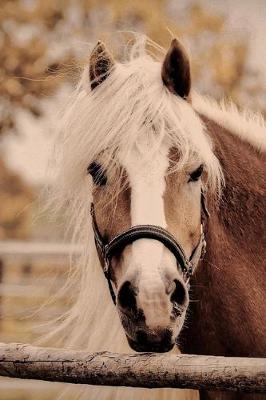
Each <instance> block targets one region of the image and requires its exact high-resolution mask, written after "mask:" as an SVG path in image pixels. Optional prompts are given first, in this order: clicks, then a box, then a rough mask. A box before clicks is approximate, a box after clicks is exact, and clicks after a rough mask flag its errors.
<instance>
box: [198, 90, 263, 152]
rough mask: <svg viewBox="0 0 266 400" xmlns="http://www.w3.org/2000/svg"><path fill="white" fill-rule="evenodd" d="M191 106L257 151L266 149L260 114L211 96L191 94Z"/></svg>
mask: <svg viewBox="0 0 266 400" xmlns="http://www.w3.org/2000/svg"><path fill="white" fill-rule="evenodd" d="M193 107H194V109H195V110H196V111H197V112H199V113H200V114H203V115H205V116H206V117H208V118H210V119H212V120H213V121H215V122H217V123H218V124H219V125H220V126H222V127H224V128H226V129H228V130H229V131H230V133H232V134H233V135H236V136H238V137H239V138H240V139H242V140H244V141H246V142H248V143H250V144H251V146H253V148H254V149H255V150H257V151H259V152H264V153H265V151H266V122H265V119H264V118H263V116H262V114H260V113H254V112H252V111H250V110H242V111H240V110H239V109H238V108H237V106H236V105H235V104H233V103H231V102H228V101H227V102H226V101H221V102H217V101H215V100H213V99H211V98H208V97H203V96H200V95H198V94H196V93H194V95H193Z"/></svg>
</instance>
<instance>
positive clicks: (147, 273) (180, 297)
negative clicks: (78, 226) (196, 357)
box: [86, 39, 219, 352]
mask: <svg viewBox="0 0 266 400" xmlns="http://www.w3.org/2000/svg"><path fill="white" fill-rule="evenodd" d="M145 62H147V66H146V67H147V68H145V65H144V66H143V63H144V64H145ZM149 62H150V61H149V57H148V56H146V58H145V57H144V58H143V59H142V58H141V57H139V58H137V59H136V60H133V61H131V63H124V64H121V63H118V62H115V61H114V59H113V57H112V56H111V54H110V53H109V51H108V50H107V49H106V47H105V45H104V44H103V43H98V45H97V46H96V48H95V49H94V50H93V52H92V54H91V57H90V61H89V66H88V69H87V70H86V71H87V72H86V73H87V76H88V78H89V79H88V85H89V86H90V88H89V90H90V91H91V106H92V107H94V108H95V112H96V113H97V117H95V118H98V120H99V121H100V122H99V124H98V127H97V129H99V130H100V129H101V128H100V126H101V125H102V130H105V131H106V133H105V136H104V137H103V143H102V148H100V147H99V149H100V151H99V152H98V153H97V154H95V156H94V158H93V159H91V160H90V163H89V164H88V165H87V172H88V177H89V180H90V185H91V187H92V203H93V206H92V207H93V208H92V224H93V226H94V235H95V243H96V247H97V250H98V255H99V260H100V262H101V265H102V268H103V271H104V273H105V276H106V277H107V281H108V284H109V289H110V292H111V295H112V297H113V300H114V303H115V306H116V308H117V312H118V314H119V317H120V321H121V323H122V326H123V328H124V331H125V333H126V337H127V339H128V343H129V345H130V346H131V347H132V349H134V350H136V351H157V352H165V351H169V350H170V349H171V348H172V347H173V346H174V344H175V342H176V340H177V337H178V335H179V333H180V331H181V329H182V327H183V324H184V321H185V317H186V314H187V309H188V305H189V279H190V276H191V274H192V273H194V271H195V269H196V268H197V265H198V263H199V261H200V256H201V253H202V251H203V250H204V245H205V242H204V232H203V231H204V226H203V225H204V211H205V213H206V207H205V204H204V197H203V192H204V191H206V190H207V188H208V185H209V184H210V181H214V180H215V179H216V178H217V176H218V175H219V163H218V161H217V160H216V158H215V156H214V155H213V153H212V150H211V144H210V141H209V140H208V138H207V137H206V134H205V133H204V132H203V127H202V125H201V122H200V120H199V118H198V117H197V115H196V114H195V112H194V111H193V110H192V107H191V104H190V89H191V73H190V64H189V59H188V56H187V54H186V52H185V50H184V48H183V46H182V45H181V44H180V43H179V42H178V41H177V40H176V39H174V40H173V41H172V43H171V46H170V48H169V50H168V52H167V54H166V55H165V57H164V60H163V62H162V63H159V62H154V61H153V62H152V63H150V64H149ZM103 98H105V101H106V102H107V103H109V107H108V111H107V110H104V109H100V108H99V99H103ZM184 115H185V118H183V116H184ZM101 120H102V122H101ZM108 124H109V127H110V126H115V127H116V128H115V129H113V130H114V131H116V134H113V132H110V129H108ZM112 135H113V136H112Z"/></svg>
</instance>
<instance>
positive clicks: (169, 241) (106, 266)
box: [91, 193, 209, 304]
mask: <svg viewBox="0 0 266 400" xmlns="http://www.w3.org/2000/svg"><path fill="white" fill-rule="evenodd" d="M201 208H202V212H203V213H204V214H205V216H207V217H209V212H208V210H207V207H206V202H205V196H204V194H203V193H201ZM91 216H92V227H93V231H94V239H95V244H96V249H97V252H98V255H99V258H100V259H101V260H102V262H103V272H104V275H105V277H106V279H107V282H108V286H109V291H110V294H111V297H112V300H113V302H114V304H116V295H115V293H114V289H113V286H112V282H111V269H110V266H111V261H112V258H113V256H114V255H115V254H118V253H121V251H122V250H123V249H124V248H125V247H126V246H127V245H128V244H131V243H133V242H135V241H136V240H139V239H154V240H157V241H159V242H161V243H162V244H163V245H164V246H165V247H166V248H167V249H168V250H169V251H171V253H172V254H173V255H174V256H175V258H176V261H177V265H178V267H179V268H180V269H181V272H182V274H183V276H184V280H185V282H186V284H188V283H189V280H190V278H191V276H192V275H193V273H194V271H195V269H196V267H197V264H198V262H199V260H200V259H201V257H203V255H204V254H205V250H206V241H205V235H204V231H203V218H202V219H201V234H200V238H199V241H198V244H197V245H196V247H195V248H194V249H193V251H192V253H191V256H190V258H189V259H188V258H187V257H186V255H185V252H184V250H183V248H182V247H181V246H180V244H179V243H178V242H177V241H176V240H175V238H174V236H173V235H172V234H171V233H170V232H168V231H167V230H166V229H164V228H161V227H160V226H156V225H136V226H133V227H132V228H129V229H128V230H126V231H124V232H122V233H120V234H119V235H117V236H115V237H114V238H113V239H112V240H111V241H109V242H108V241H107V240H105V239H104V238H103V236H102V235H101V233H100V231H99V228H98V225H97V221H96V217H95V211H94V205H93V203H92V205H91Z"/></svg>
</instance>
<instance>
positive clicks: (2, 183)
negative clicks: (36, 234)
mask: <svg viewBox="0 0 266 400" xmlns="http://www.w3.org/2000/svg"><path fill="white" fill-rule="evenodd" d="M33 198H34V195H33V192H32V190H31V189H29V187H28V186H27V185H25V184H24V183H23V181H22V179H21V178H20V177H19V176H18V175H16V174H15V173H12V172H10V171H9V170H8V169H7V168H6V166H5V164H4V162H3V161H2V160H0V240H2V239H6V238H21V239H23V238H26V237H27V236H28V235H29V232H30V215H29V205H30V203H31V202H32V201H33Z"/></svg>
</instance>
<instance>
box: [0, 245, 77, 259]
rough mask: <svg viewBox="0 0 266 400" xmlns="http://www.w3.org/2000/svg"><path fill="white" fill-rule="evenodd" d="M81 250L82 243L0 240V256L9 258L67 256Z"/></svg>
mask: <svg viewBox="0 0 266 400" xmlns="http://www.w3.org/2000/svg"><path fill="white" fill-rule="evenodd" d="M81 251H82V247H81V246H80V245H74V244H70V243H49V242H43V243H42V242H26V241H17V240H10V241H8V240H6V241H0V256H1V257H9V258H10V257H12V258H14V257H20V258H22V257H23V258H26V259H34V258H39V257H53V258H54V257H67V256H69V255H70V254H71V253H72V254H76V255H78V254H80V253H81Z"/></svg>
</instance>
